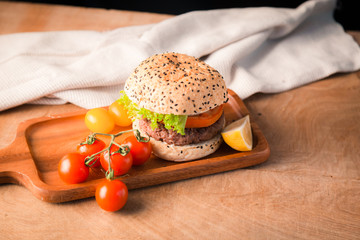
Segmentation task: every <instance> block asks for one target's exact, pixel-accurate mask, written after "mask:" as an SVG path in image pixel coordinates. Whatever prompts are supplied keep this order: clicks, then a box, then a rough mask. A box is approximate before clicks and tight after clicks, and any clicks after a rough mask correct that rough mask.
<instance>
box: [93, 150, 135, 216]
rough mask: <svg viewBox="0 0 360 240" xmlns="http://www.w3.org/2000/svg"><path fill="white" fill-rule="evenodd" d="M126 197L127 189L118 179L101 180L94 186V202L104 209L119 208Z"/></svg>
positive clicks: (123, 203) (111, 210) (110, 210)
mask: <svg viewBox="0 0 360 240" xmlns="http://www.w3.org/2000/svg"><path fill="white" fill-rule="evenodd" d="M129 155H130V154H129ZM127 198H128V189H127V187H126V185H125V184H124V183H123V182H122V181H120V180H103V181H102V182H101V183H100V184H99V185H98V186H97V187H96V192H95V199H96V202H97V204H98V205H99V206H100V207H101V208H102V209H104V210H105V211H109V212H115V211H117V210H119V209H121V208H122V207H123V206H124V205H125V203H126V201H127Z"/></svg>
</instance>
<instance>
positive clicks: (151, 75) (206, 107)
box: [119, 53, 228, 162]
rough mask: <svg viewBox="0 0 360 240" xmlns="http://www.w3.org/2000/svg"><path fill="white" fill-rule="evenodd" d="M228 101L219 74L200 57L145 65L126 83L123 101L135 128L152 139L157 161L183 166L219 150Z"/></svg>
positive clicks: (158, 59)
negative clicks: (224, 112) (182, 163)
mask: <svg viewBox="0 0 360 240" xmlns="http://www.w3.org/2000/svg"><path fill="white" fill-rule="evenodd" d="M227 100H228V93H227V89H226V86H225V82H224V79H223V77H222V76H221V74H220V73H219V72H218V71H217V70H216V69H214V68H212V67H211V66H209V65H208V64H206V63H205V62H203V61H201V60H199V59H197V58H195V57H191V56H188V55H185V54H179V53H163V54H156V55H154V56H151V57H149V58H147V59H145V60H144V61H143V62H141V63H140V65H139V66H138V67H137V68H136V69H135V70H134V72H133V73H132V74H131V75H130V77H129V78H128V79H127V80H126V82H125V86H124V90H123V91H122V92H121V97H120V99H119V102H120V103H122V104H124V105H125V108H126V109H127V110H128V114H129V115H130V117H131V118H132V120H133V128H134V129H138V130H139V131H140V132H141V133H142V134H144V135H148V136H150V139H151V140H150V141H151V144H152V148H153V153H154V154H155V155H156V156H158V157H160V158H162V159H166V160H170V161H177V162H181V161H189V160H194V159H198V158H201V157H204V156H207V155H209V154H211V153H213V152H215V151H216V150H217V149H218V148H219V146H220V144H221V142H222V138H221V135H220V132H221V130H222V129H223V128H224V126H225V117H224V114H223V104H224V103H226V102H227Z"/></svg>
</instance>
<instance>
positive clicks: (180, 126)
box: [118, 91, 225, 146]
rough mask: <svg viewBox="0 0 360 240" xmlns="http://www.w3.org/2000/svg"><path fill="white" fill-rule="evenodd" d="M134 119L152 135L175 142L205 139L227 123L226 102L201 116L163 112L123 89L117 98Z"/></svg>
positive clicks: (177, 143)
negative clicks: (141, 103) (144, 105)
mask: <svg viewBox="0 0 360 240" xmlns="http://www.w3.org/2000/svg"><path fill="white" fill-rule="evenodd" d="M118 101H119V103H121V104H123V105H124V106H125V108H126V109H127V111H128V114H129V116H130V117H131V119H132V120H133V121H135V120H136V119H138V120H139V125H140V129H141V130H142V131H145V132H146V133H147V134H148V135H149V136H150V137H152V138H154V139H156V140H158V141H164V142H166V143H168V144H174V145H178V146H181V145H188V144H195V143H199V142H203V141H206V140H209V139H211V138H213V137H215V136H216V135H217V134H219V133H220V132H221V130H222V128H223V126H224V123H225V117H224V114H223V105H220V106H218V107H216V108H214V109H211V110H209V111H207V112H205V113H201V114H199V115H191V116H187V115H174V114H160V113H155V112H152V111H150V110H148V109H145V108H141V107H139V106H138V105H137V104H136V103H134V102H132V101H131V100H130V99H129V97H128V96H127V95H126V94H125V92H124V91H121V96H120V98H119V99H118Z"/></svg>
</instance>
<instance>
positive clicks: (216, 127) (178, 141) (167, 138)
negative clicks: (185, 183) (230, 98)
mask: <svg viewBox="0 0 360 240" xmlns="http://www.w3.org/2000/svg"><path fill="white" fill-rule="evenodd" d="M224 123H225V117H224V114H222V115H221V117H220V118H219V119H218V120H217V121H216V122H215V123H214V124H212V125H210V126H208V127H202V128H185V135H182V134H180V133H177V132H175V131H174V130H172V129H166V128H165V126H164V124H163V123H158V127H157V128H155V129H153V128H152V127H151V121H150V120H148V119H146V118H143V119H140V120H139V127H140V129H141V131H144V132H146V133H147V134H148V135H149V136H150V137H152V138H154V139H155V140H157V141H163V142H166V143H168V144H174V145H176V146H183V145H189V144H196V143H199V142H203V141H207V140H210V139H212V138H213V137H215V136H216V135H218V134H220V132H221V130H222V128H223V126H224Z"/></svg>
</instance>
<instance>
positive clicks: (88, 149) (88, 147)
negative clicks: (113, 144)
mask: <svg viewBox="0 0 360 240" xmlns="http://www.w3.org/2000/svg"><path fill="white" fill-rule="evenodd" d="M87 142H88V139H85V140H84V142H83V143H80V144H79V145H77V147H76V151H77V152H78V153H80V154H81V155H83V156H85V157H88V156H91V155H93V154H95V153H98V152H100V151H101V150H103V149H104V148H105V147H106V144H105V143H104V142H103V141H102V140H100V139H95V140H94V142H93V143H92V144H90V143H87ZM89 165H90V166H91V167H99V166H100V154H99V155H96V157H95V158H94V160H92V161H91V162H90V163H89Z"/></svg>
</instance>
